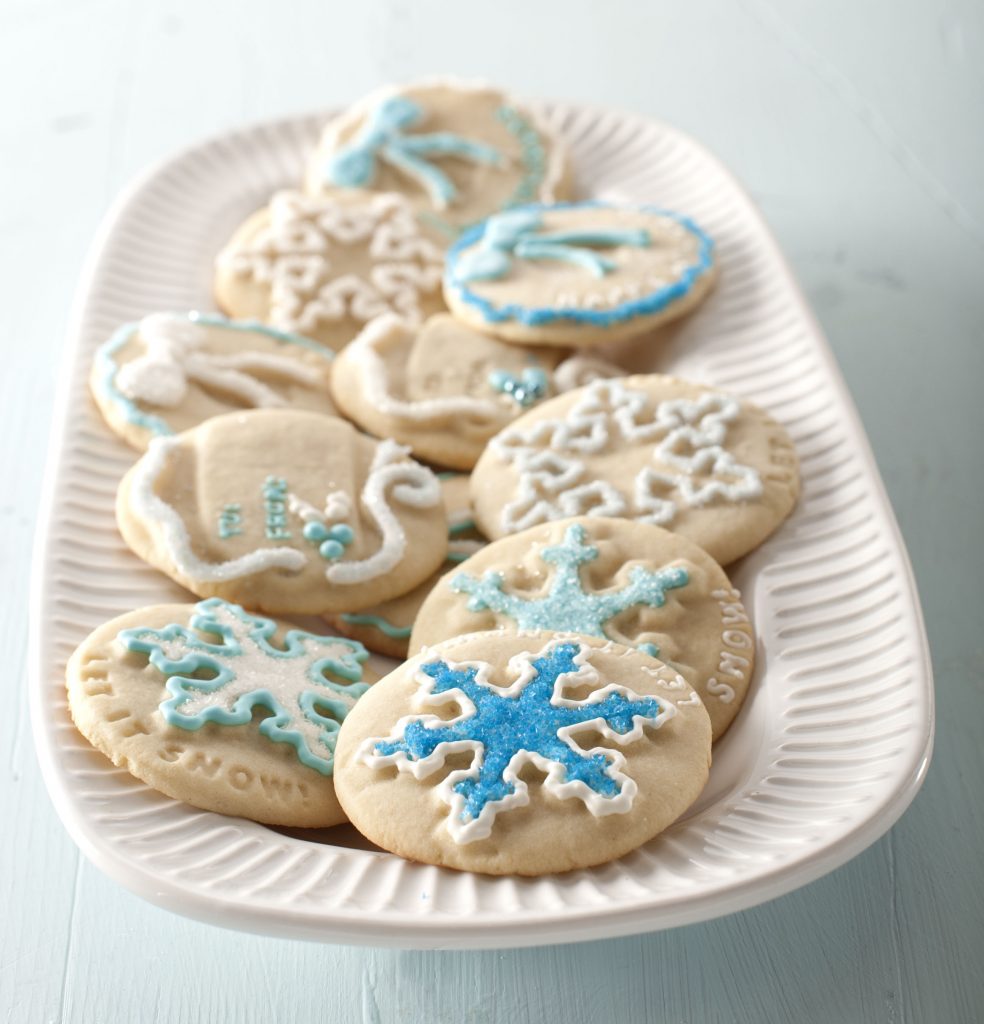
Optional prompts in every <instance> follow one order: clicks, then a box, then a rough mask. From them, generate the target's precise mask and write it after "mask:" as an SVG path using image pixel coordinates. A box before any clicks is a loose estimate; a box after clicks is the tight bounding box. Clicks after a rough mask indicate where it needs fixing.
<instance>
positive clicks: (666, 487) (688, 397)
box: [472, 374, 799, 565]
mask: <svg viewBox="0 0 984 1024" xmlns="http://www.w3.org/2000/svg"><path fill="white" fill-rule="evenodd" d="M798 494H799V462H798V459H797V457H796V450H795V448H794V447H793V442H792V440H791V439H790V437H789V435H788V434H787V433H786V431H785V430H784V429H783V427H782V426H780V425H779V424H778V423H777V422H776V421H775V420H774V419H772V417H770V416H769V415H768V414H767V413H765V412H764V411H763V410H762V409H760V408H758V406H755V405H753V404H752V403H751V402H745V401H742V400H740V399H738V398H736V397H734V396H733V395H728V394H725V393H723V392H720V391H715V390H712V389H711V388H705V387H702V386H701V385H699V384H692V383H689V382H687V381H683V380H677V379H675V378H673V377H664V376H660V375H656V374H653V375H650V376H635V377H623V378H621V379H618V380H599V381H595V382H594V383H592V384H589V385H588V386H587V387H584V388H579V389H578V390H576V391H571V392H569V393H568V394H565V395H560V396H558V397H557V398H553V399H551V400H550V401H549V402H544V403H543V404H542V405H539V406H537V407H536V408H535V409H531V410H530V411H529V412H528V413H526V414H525V415H524V416H521V417H520V418H519V419H518V420H516V422H515V423H513V424H512V425H511V426H509V427H507V428H506V429H505V430H503V431H502V432H501V433H500V434H497V435H496V436H495V437H494V438H493V439H492V440H491V441H490V442H489V445H488V447H487V448H486V450H485V453H484V454H483V455H482V457H481V459H479V461H478V464H477V465H476V467H475V471H474V472H473V473H472V502H473V504H474V508H475V517H476V519H477V521H478V524H479V527H480V528H481V530H482V532H483V533H485V534H486V535H487V536H489V537H492V538H497V537H503V536H505V535H506V534H510V533H517V532H518V531H520V530H525V529H528V528H529V527H531V526H536V525H537V524H539V523H546V522H552V521H554V520H557V519H568V518H570V517H573V516H613V517H619V518H624V519H636V520H639V521H640V522H643V523H652V524H654V525H656V526H662V527H664V528H665V529H667V530H672V531H673V532H674V533H680V534H682V535H683V536H685V537H689V538H690V539H691V540H693V541H696V542H697V543H698V544H699V545H700V546H701V547H702V548H704V550H705V551H707V552H708V554H710V555H711V557H712V558H714V559H715V560H716V561H718V562H719V563H720V564H721V565H727V564H728V563H729V562H732V561H734V560H735V559H736V558H740V557H741V556H742V555H744V554H746V553H747V552H748V551H751V550H752V549H753V548H755V547H757V546H758V545H759V544H761V543H762V541H764V540H765V538H766V537H768V536H769V534H771V533H772V532H773V531H774V530H775V529H776V528H777V527H778V526H779V524H780V523H781V522H782V521H783V520H784V519H785V518H786V517H787V516H788V515H789V513H790V512H791V511H792V509H793V506H794V505H795V504H796V498H797V496H798Z"/></svg>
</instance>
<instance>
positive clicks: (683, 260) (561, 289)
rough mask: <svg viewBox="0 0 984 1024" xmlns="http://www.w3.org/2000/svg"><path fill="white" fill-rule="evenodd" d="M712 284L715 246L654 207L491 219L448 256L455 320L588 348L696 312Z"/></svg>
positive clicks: (537, 209)
mask: <svg viewBox="0 0 984 1024" xmlns="http://www.w3.org/2000/svg"><path fill="white" fill-rule="evenodd" d="M714 277H715V264H714V244H713V242H712V241H711V239H710V238H709V237H708V236H707V235H706V234H704V232H703V231H702V230H701V229H700V228H699V227H698V226H697V225H696V224H695V223H694V222H693V221H692V220H690V218H688V217H685V216H683V215H681V214H679V213H674V212H672V211H670V210H662V209H660V208H658V207H653V206H637V207H632V206H614V205H611V204H609V203H600V202H585V203H558V204H556V205H553V206H543V205H536V206H526V207H522V208H521V209H517V210H509V211H507V212H505V213H500V214H497V215H495V216H493V217H490V218H489V219H488V220H487V221H485V222H484V223H483V224H479V225H478V226H477V227H474V228H472V229H471V230H469V231H466V232H465V233H464V234H463V235H462V236H461V238H460V239H458V241H457V242H456V243H455V244H454V245H453V246H452V247H451V248H450V249H449V250H448V254H447V267H446V270H445V274H444V298H445V301H446V302H447V304H448V307H449V308H450V310H451V311H452V312H453V313H454V315H455V316H457V317H459V318H460V319H462V320H463V321H465V322H466V323H469V324H472V325H473V326H474V327H477V328H479V329H480V330H485V331H489V332H490V333H492V334H494V335H496V337H499V338H502V339H504V340H506V341H513V342H516V343H519V344H530V345H571V346H574V347H577V346H591V345H598V344H601V343H602V342H605V341H615V340H618V339H623V338H629V337H632V336H634V335H637V334H642V333H644V332H646V331H649V330H651V329H652V328H654V327H656V326H658V325H659V324H662V323H664V322H665V321H667V320H671V319H674V318H675V317H678V316H682V315H683V314H684V313H687V312H689V311H690V310H691V309H693V308H694V307H695V306H696V305H697V304H698V303H699V302H700V301H701V300H702V299H703V298H704V296H705V295H706V294H707V292H708V291H709V290H710V287H711V284H712V283H713V281H714Z"/></svg>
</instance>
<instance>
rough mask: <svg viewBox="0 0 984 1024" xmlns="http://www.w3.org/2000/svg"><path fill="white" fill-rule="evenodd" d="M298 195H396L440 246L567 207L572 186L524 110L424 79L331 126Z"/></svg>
mask: <svg viewBox="0 0 984 1024" xmlns="http://www.w3.org/2000/svg"><path fill="white" fill-rule="evenodd" d="M305 187H306V190H307V192H308V193H310V194H311V195H320V194H322V193H323V192H324V191H325V190H334V189H339V188H365V189H372V190H374V191H379V192H397V193H400V194H401V195H403V196H405V197H406V198H407V200H408V201H409V202H410V203H411V204H412V205H413V207H414V209H415V210H416V211H417V214H418V216H419V217H420V220H421V222H422V223H423V224H424V225H425V226H426V227H427V229H428V231H429V233H430V234H431V236H432V237H434V238H435V239H436V240H439V241H442V242H443V243H445V244H447V242H449V241H450V240H452V239H453V238H454V237H455V236H456V235H457V234H458V232H459V231H461V230H462V228H465V227H467V226H469V225H471V224H474V223H476V222H478V221H480V220H484V218H486V217H487V216H489V214H492V213H496V212H498V211H499V210H504V209H507V208H508V207H510V206H516V205H519V204H525V203H531V202H545V203H552V202H556V201H557V200H560V199H566V198H568V197H569V195H570V192H571V176H570V168H569V162H568V158H567V151H566V147H564V146H563V144H562V143H560V142H559V141H558V140H557V138H556V137H555V136H554V134H553V133H552V132H551V131H550V130H549V128H547V126H546V125H545V124H544V122H543V121H542V119H541V118H540V117H539V116H538V115H537V114H535V113H534V112H533V111H532V110H530V109H529V108H528V107H526V106H525V105H524V104H522V103H520V102H518V101H517V100H515V99H513V98H511V97H509V96H507V95H505V94H504V93H502V92H501V91H500V90H498V89H496V88H494V87H492V86H490V85H486V84H484V83H479V82H463V81H457V80H454V79H426V80H423V81H418V82H412V83H410V84H408V85H403V86H388V87H386V88H383V89H378V90H376V91H375V92H373V93H371V94H370V95H368V96H366V97H365V98H364V99H362V100H360V101H359V102H358V103H356V104H354V105H353V106H352V107H350V108H349V109H348V110H347V111H345V113H343V114H340V115H338V116H337V117H335V118H333V119H332V120H331V121H330V122H329V123H328V124H327V126H326V127H325V129H324V132H323V134H322V136H321V141H320V143H319V145H318V148H317V149H316V150H315V152H314V154H313V155H312V156H311V158H310V160H309V162H308V169H307V176H306V184H305Z"/></svg>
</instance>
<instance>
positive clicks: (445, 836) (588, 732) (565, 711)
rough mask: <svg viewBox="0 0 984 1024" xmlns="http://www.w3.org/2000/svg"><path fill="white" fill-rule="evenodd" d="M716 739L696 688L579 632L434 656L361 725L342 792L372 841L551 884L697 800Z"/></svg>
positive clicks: (476, 636) (344, 735) (362, 710)
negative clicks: (556, 875) (549, 877)
mask: <svg viewBox="0 0 984 1024" xmlns="http://www.w3.org/2000/svg"><path fill="white" fill-rule="evenodd" d="M710 750H711V727H710V722H709V720H708V717H707V712H706V711H705V710H704V706H703V704H701V702H700V698H699V697H698V696H697V694H696V693H694V691H693V690H692V689H691V688H690V687H689V686H688V685H687V683H686V682H685V681H684V679H683V678H682V676H681V675H680V674H679V673H677V672H675V671H674V670H673V669H671V668H668V667H667V666H666V665H663V664H662V663H660V662H658V661H656V660H655V659H653V658H651V657H650V656H649V655H647V654H643V653H641V652H639V651H636V650H633V649H631V648H628V647H622V646H621V645H620V644H616V643H613V642H612V641H607V642H606V641H602V640H599V639H597V638H593V637H582V636H577V635H574V634H551V633H506V632H501V631H498V632H494V633H469V634H468V635H467V636H464V637H458V638H457V639H455V640H448V641H445V642H444V643H443V644H439V645H438V646H436V647H431V648H427V649H426V650H425V651H424V652H422V653H421V654H420V655H418V656H417V657H416V658H413V659H412V660H410V661H408V662H406V663H405V664H404V665H401V666H400V667H399V668H398V669H396V670H395V671H394V672H391V673H390V674H389V675H388V676H386V677H385V678H384V679H382V680H381V681H380V682H379V683H377V684H376V685H375V686H373V687H372V688H371V689H370V690H369V692H368V693H367V694H366V695H365V697H363V698H362V699H361V700H360V702H359V704H358V705H357V706H356V707H355V708H354V709H353V711H352V713H351V714H350V715H349V716H348V717H347V719H346V721H345V723H344V725H343V726H342V729H341V731H340V733H339V738H338V746H337V748H336V770H335V788H336V792H337V794H338V799H339V800H340V801H341V804H342V807H343V808H344V809H345V812H346V814H348V816H349V818H350V819H351V820H352V822H353V824H354V825H355V826H356V828H358V830H359V831H360V832H361V833H362V834H363V835H365V836H367V837H368V838H369V839H371V840H372V841H373V842H374V843H376V844H378V845H379V846H382V847H383V848H384V849H387V850H390V851H392V852H394V853H398V854H400V855H401V856H403V857H407V858H409V859H411V860H415V861H421V862H423V863H425V864H438V865H442V866H445V867H453V868H461V869H465V870H469V871H481V872H487V873H489V874H518V875H539V874H546V873H549V872H555V871H569V870H571V869H573V868H581V867H589V866H591V865H593V864H602V863H604V862H606V861H609V860H613V859H614V858H616V857H620V856H622V855H623V854H625V853H628V852H629V851H630V850H634V849H635V848H636V847H637V846H640V845H641V844H642V843H645V842H647V841H648V840H650V839H652V838H653V837H654V836H655V835H657V834H658V833H660V832H661V831H663V829H665V828H666V827H667V826H668V825H670V824H671V823H672V822H673V821H674V820H675V819H676V818H678V817H679V816H680V815H681V814H682V813H683V812H684V811H685V810H686V809H687V807H689V806H690V804H691V803H693V801H694V800H695V799H696V798H697V796H698V794H699V793H700V791H701V789H702V788H703V786H704V783H705V782H706V780H707V774H708V768H709V766H710V759H711V757H710Z"/></svg>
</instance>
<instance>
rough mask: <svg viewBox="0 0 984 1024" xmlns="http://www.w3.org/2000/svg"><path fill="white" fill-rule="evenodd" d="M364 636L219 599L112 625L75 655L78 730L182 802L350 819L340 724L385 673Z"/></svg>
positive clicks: (310, 818)
mask: <svg viewBox="0 0 984 1024" xmlns="http://www.w3.org/2000/svg"><path fill="white" fill-rule="evenodd" d="M367 657H368V655H367V653H366V651H365V649H364V648H363V647H362V646H361V644H357V643H355V642H354V641H352V640H343V639H340V638H338V637H331V636H318V635H316V634H312V633H306V632H304V631H302V630H299V629H294V628H292V627H290V626H288V625H287V624H286V623H283V622H274V621H273V620H271V619H264V618H260V617H258V616H255V615H251V614H249V613H247V612H245V611H243V609H242V608H240V607H238V606H237V605H232V604H228V603H227V602H225V601H222V600H220V599H218V598H210V599H209V600H207V601H201V602H199V603H198V604H196V605H183V604H170V605H156V606H154V607H152V608H141V609H140V610H139V611H133V612H128V613H127V614H126V615H121V616H119V618H116V619H113V620H112V621H111V622H107V623H106V624H104V625H102V626H100V627H99V628H98V629H97V630H96V631H95V632H94V633H92V635H91V636H89V637H88V639H86V640H85V641H84V642H83V643H82V644H81V646H80V647H79V648H78V650H77V651H76V652H75V653H74V655H73V656H72V658H71V660H70V661H69V663H68V669H67V685H68V701H69V708H70V709H71V712H72V717H73V718H74V720H75V724H76V725H77V726H78V728H79V731H80V732H81V733H82V734H83V736H85V737H86V739H87V740H89V742H90V743H91V744H92V745H93V746H94V747H96V748H97V749H98V750H100V751H102V753H104V754H105V755H106V756H107V757H108V758H109V759H110V760H111V761H112V762H113V764H115V765H118V766H120V767H123V768H126V770H127V771H129V772H130V773H131V774H132V775H135V776H136V777H137V778H138V779H141V780H142V781H143V782H146V783H147V785H149V786H152V787H153V788H154V789H157V790H159V791H160V792H162V793H165V794H167V795H168V796H171V797H174V798H175V799H176V800H184V801H185V802H187V803H190V804H194V805H195V806H196V807H202V808H204V809H205V810H211V811H218V812H220V813H222V814H233V815H240V816H242V817H246V818H252V819H253V820H254V821H261V822H266V823H268V824H272V825H293V826H297V827H310V828H318V827H326V826H328V825H336V824H338V823H339V822H341V821H344V820H345V814H344V812H343V811H342V809H341V807H340V806H339V804H338V800H337V799H336V798H335V792H334V787H333V785H332V774H333V772H334V751H335V741H336V738H337V734H338V729H339V723H340V722H342V721H343V719H344V718H345V716H346V715H347V714H348V713H349V712H350V711H351V709H352V707H353V706H354V705H355V702H356V700H357V699H358V698H359V697H360V696H361V695H362V694H363V693H364V692H365V691H366V688H367V686H366V684H367V682H369V681H371V680H372V679H373V678H374V676H373V675H372V673H370V672H368V670H367V669H366V668H365V666H364V665H363V662H365V660H366V658H367Z"/></svg>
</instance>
